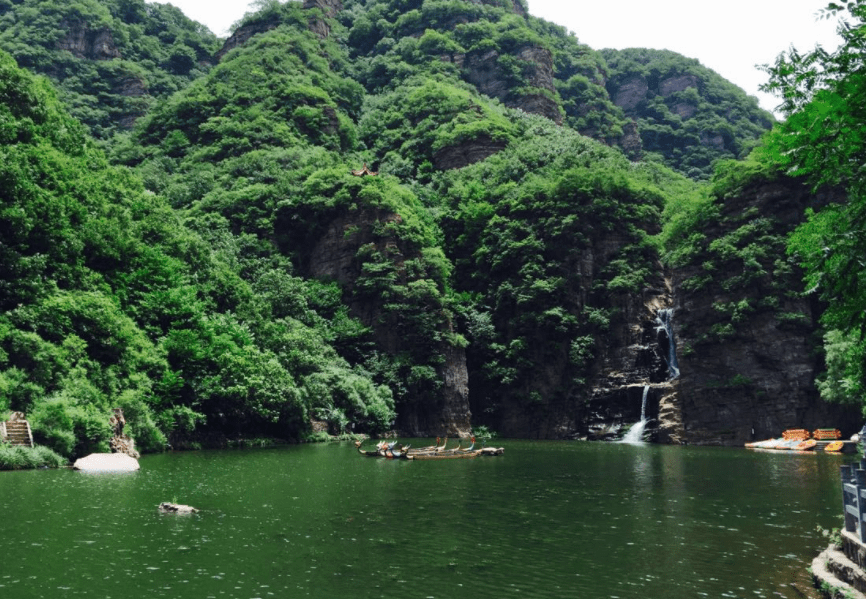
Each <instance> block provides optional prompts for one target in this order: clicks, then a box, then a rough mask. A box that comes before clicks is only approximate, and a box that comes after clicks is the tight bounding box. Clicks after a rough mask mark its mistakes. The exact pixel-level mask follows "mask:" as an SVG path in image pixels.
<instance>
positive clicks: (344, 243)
mask: <svg viewBox="0 0 866 599" xmlns="http://www.w3.org/2000/svg"><path fill="white" fill-rule="evenodd" d="M400 220H401V217H400V215H398V214H395V213H390V212H386V211H381V210H377V209H367V210H362V211H353V212H352V213H342V214H339V215H337V216H336V217H335V218H333V219H332V220H330V222H329V223H328V224H327V225H326V226H325V227H324V230H323V233H322V234H321V235H320V236H319V238H318V240H317V241H316V242H315V243H314V245H313V246H312V248H310V250H309V252H307V253H306V254H307V256H308V260H307V261H306V264H305V270H306V271H307V274H308V275H309V276H312V277H316V278H319V279H323V280H334V281H337V282H339V283H340V284H341V285H342V286H343V287H344V289H345V291H346V297H347V300H348V302H349V305H350V309H351V313H352V315H353V316H355V317H357V318H359V319H360V320H361V321H362V322H363V323H364V324H365V325H366V326H368V327H370V328H371V329H372V330H373V331H374V337H375V340H376V343H377V346H378V347H379V348H381V350H382V351H384V352H386V353H387V354H389V355H391V356H398V355H400V354H401V353H405V352H410V351H412V350H413V348H412V347H411V339H409V338H407V335H406V334H405V330H404V329H405V323H403V322H400V319H399V318H398V317H396V316H395V315H394V314H393V313H392V312H389V311H388V310H387V309H386V307H385V306H384V305H383V302H382V300H381V298H379V297H377V296H370V295H365V294H358V293H354V289H355V287H356V286H357V284H358V282H359V279H361V277H362V276H363V264H364V261H363V259H362V258H361V255H370V254H373V253H379V254H382V255H386V256H388V260H389V261H390V262H391V263H392V264H393V265H394V266H395V268H396V271H397V273H398V277H400V278H401V279H402V282H403V283H404V284H407V283H408V282H409V280H410V275H409V274H408V273H407V272H406V262H407V261H409V260H413V259H416V258H417V257H418V256H417V253H416V251H415V250H413V249H412V248H410V247H408V246H407V244H406V243H404V242H403V241H401V240H400V239H399V238H397V237H395V236H393V235H388V234H383V229H385V228H387V227H386V226H387V224H388V223H395V222H399V221H400ZM383 225H386V226H385V227H383ZM362 248H363V251H359V250H362ZM441 326H444V327H445V328H446V329H447V330H446V331H444V332H446V333H453V327H452V324H451V322H450V320H449V319H448V318H447V317H445V318H443V319H442V325H441ZM446 339H447V336H446ZM433 351H435V352H437V353H438V354H439V355H440V356H441V363H440V364H439V365H438V366H437V367H436V376H437V379H438V381H439V383H438V385H437V386H438V388H439V391H438V392H437V393H436V394H435V396H434V397H433V398H426V399H425V401H408V402H404V403H402V404H399V405H398V406H397V411H398V421H397V424H396V427H397V430H398V431H399V432H400V434H401V435H404V436H413V437H437V436H446V435H447V436H461V437H465V436H468V434H469V432H470V430H471V424H470V409H469V388H468V378H469V377H468V373H467V369H466V355H465V352H464V351H463V349H462V348H459V347H455V346H453V345H452V344H450V343H449V342H448V341H447V340H442V341H440V342H438V343H436V344H435V347H434V348H433Z"/></svg>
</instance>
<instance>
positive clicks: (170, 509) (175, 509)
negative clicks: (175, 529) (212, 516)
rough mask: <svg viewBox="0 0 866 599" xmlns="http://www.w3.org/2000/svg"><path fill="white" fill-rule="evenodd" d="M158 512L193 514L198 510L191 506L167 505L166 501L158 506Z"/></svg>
mask: <svg viewBox="0 0 866 599" xmlns="http://www.w3.org/2000/svg"><path fill="white" fill-rule="evenodd" d="M159 511H160V512H162V513H163V514H195V513H197V512H198V510H197V509H196V508H194V507H192V506H191V505H183V504H180V503H169V502H167V501H163V502H162V503H160V504H159Z"/></svg>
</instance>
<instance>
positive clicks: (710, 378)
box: [662, 180, 859, 445]
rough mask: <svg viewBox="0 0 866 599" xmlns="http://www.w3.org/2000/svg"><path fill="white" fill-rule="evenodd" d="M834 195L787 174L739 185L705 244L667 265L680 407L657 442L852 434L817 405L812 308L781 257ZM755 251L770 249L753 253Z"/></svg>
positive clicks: (850, 424) (850, 423)
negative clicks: (822, 431)
mask: <svg viewBox="0 0 866 599" xmlns="http://www.w3.org/2000/svg"><path fill="white" fill-rule="evenodd" d="M832 199H833V198H832V196H828V195H827V194H820V195H818V196H815V195H813V194H811V193H810V192H809V190H808V189H807V188H806V187H805V186H804V185H802V184H801V183H799V182H797V181H793V180H780V181H774V182H763V183H758V184H754V185H752V186H750V187H747V188H746V189H745V190H744V191H742V192H741V193H739V194H737V195H736V196H735V197H731V198H728V199H727V200H725V201H724V202H723V203H722V205H721V207H720V215H719V218H718V221H717V222H716V223H715V224H714V225H713V226H712V227H710V229H708V230H707V231H706V235H707V240H706V244H705V245H706V248H707V249H706V250H705V251H704V252H703V253H702V254H701V255H698V256H696V257H695V258H694V259H693V260H692V261H690V263H689V264H687V265H685V266H682V267H680V268H677V269H675V270H674V272H673V285H674V288H675V298H676V303H675V308H676V309H675V316H674V329H675V332H676V336H677V346H678V350H679V364H680V368H681V377H680V380H679V382H678V387H679V397H678V404H677V405H671V406H670V409H669V412H668V415H667V417H664V418H663V422H662V427H663V428H664V429H668V428H677V426H676V425H675V424H674V423H675V421H677V420H681V421H682V425H681V426H679V430H678V432H676V433H675V434H674V435H673V436H674V437H675V439H665V440H679V441H684V442H688V443H693V444H712V445H741V444H742V443H744V442H747V441H751V440H760V439H767V438H771V437H775V436H779V435H780V433H781V432H782V431H783V430H785V429H788V428H806V429H809V430H811V429H814V428H819V427H834V428H835V427H839V428H842V429H843V433H844V434H846V435H850V434H852V433H853V432H855V430H848V428H851V429H856V428H857V426H856V424H857V423H858V422H859V419H858V418H857V417H856V415H855V414H853V413H851V412H852V411H851V410H845V409H842V408H840V407H839V406H834V405H829V404H826V403H824V402H823V401H822V400H821V399H820V397H819V396H818V393H817V390H816V389H815V385H814V380H815V376H816V375H817V374H818V373H819V372H820V371H821V370H822V369H823V364H822V363H821V360H820V357H818V356H817V355H816V354H817V350H818V345H817V344H818V343H820V341H819V340H817V339H816V334H815V333H816V331H817V320H818V317H819V316H820V306H818V305H817V304H816V302H815V301H814V300H813V299H812V296H805V297H804V296H803V295H802V294H799V293H796V292H794V291H793V290H798V289H801V288H802V273H801V272H800V271H799V269H797V268H796V267H794V266H793V265H791V264H788V263H786V262H785V259H784V241H783V240H784V235H785V234H786V233H787V232H788V231H790V230H791V229H793V227H795V226H796V225H797V224H798V223H799V222H800V221H801V220H802V218H803V214H804V210H805V208H807V207H809V206H817V205H820V204H822V203H824V202H827V201H831V200H832ZM772 236H779V238H780V240H781V245H779V244H777V243H774V242H773V241H772ZM761 247H771V248H773V251H771V252H768V253H767V254H766V255H761V254H760V253H759V250H760V249H761ZM708 265H712V278H711V279H710V280H708V279H707V278H706V274H707V266H708ZM702 277H703V279H702ZM702 280H703V281H706V282H705V283H703V284H701V281H702Z"/></svg>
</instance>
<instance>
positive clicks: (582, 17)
mask: <svg viewBox="0 0 866 599" xmlns="http://www.w3.org/2000/svg"><path fill="white" fill-rule="evenodd" d="M169 1H170V3H171V4H174V5H175V6H177V7H178V8H180V9H181V10H182V11H183V12H184V14H186V15H187V16H188V17H190V18H191V19H193V20H195V21H199V22H200V23H203V24H205V25H207V27H208V28H209V29H210V30H211V31H213V32H214V33H216V34H217V35H219V36H223V37H225V36H227V35H228V28H229V27H230V26H231V25H232V23H234V22H236V21H238V20H239V19H240V18H241V17H243V16H244V13H246V12H249V11H250V10H252V9H251V7H250V2H249V1H248V0H219V1H218V2H215V1H214V0H169ZM527 1H528V3H529V12H530V13H531V14H532V15H534V16H536V17H541V18H542V19H546V20H548V21H552V22H554V23H556V24H558V25H563V26H564V27H566V28H567V29H568V30H569V31H572V32H574V34H575V35H576V36H577V38H578V40H580V41H581V42H582V43H585V44H587V45H589V46H590V47H591V48H594V49H596V50H601V49H602V48H617V49H622V48H656V49H660V50H661V49H666V50H673V51H674V52H679V53H680V54H683V55H685V56H688V57H689V58H697V59H698V60H699V61H700V62H701V64H703V65H704V66H705V67H708V68H710V69H713V70H714V71H716V72H717V73H718V74H720V75H721V76H722V77H724V78H725V79H727V80H728V81H731V82H733V83H734V84H736V85H738V86H739V87H741V88H743V89H744V90H745V91H746V93H748V94H749V95H752V96H756V97H757V98H758V100H759V102H760V104H761V106H762V107H763V108H765V109H767V110H772V109H773V108H775V106H776V105H777V104H778V101H777V100H776V99H775V98H773V97H772V96H769V95H767V94H762V93H760V92H758V86H759V85H760V84H762V83H764V82H765V81H766V78H767V77H766V74H764V73H763V72H762V71H759V70H758V69H757V68H755V65H757V64H764V63H772V62H773V61H774V60H775V59H776V56H778V55H779V54H780V53H781V52H784V51H785V50H787V49H788V48H789V47H790V46H791V45H792V44H793V45H794V46H795V47H796V48H797V49H798V50H801V51H804V50H811V49H812V48H813V47H814V46H815V44H817V43H820V44H821V45H823V46H824V47H825V48H826V49H827V50H833V49H835V48H836V46H837V45H838V43H839V39H838V37H837V36H836V34H835V29H836V24H835V21H827V20H822V21H817V20H816V16H815V15H816V13H817V12H818V11H819V10H820V9H822V8H824V7H825V6H826V5H827V4H828V2H829V0H726V1H725V2H707V1H706V0H593V1H580V0H577V1H571V2H570V1H568V0H527Z"/></svg>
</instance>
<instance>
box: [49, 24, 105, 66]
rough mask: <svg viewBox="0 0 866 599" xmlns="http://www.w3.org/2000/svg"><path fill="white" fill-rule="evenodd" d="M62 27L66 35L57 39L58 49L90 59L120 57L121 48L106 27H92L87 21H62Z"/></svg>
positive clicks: (77, 56)
mask: <svg viewBox="0 0 866 599" xmlns="http://www.w3.org/2000/svg"><path fill="white" fill-rule="evenodd" d="M60 29H61V30H62V31H63V32H64V35H63V37H62V38H60V39H59V40H57V49H58V50H67V51H68V52H71V53H72V54H73V55H74V56H75V57H76V58H87V59H90V60H111V59H113V58H120V50H118V49H117V46H116V45H115V43H114V38H113V37H112V36H111V31H109V30H108V29H106V28H100V29H90V28H89V26H88V25H87V24H86V23H77V22H69V21H62V22H61V23H60Z"/></svg>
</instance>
